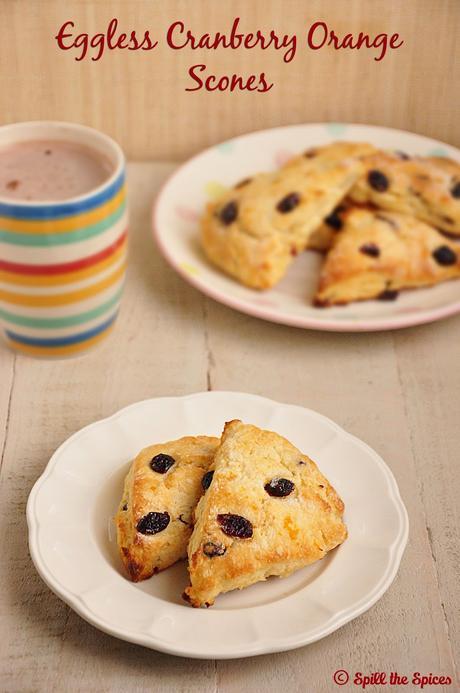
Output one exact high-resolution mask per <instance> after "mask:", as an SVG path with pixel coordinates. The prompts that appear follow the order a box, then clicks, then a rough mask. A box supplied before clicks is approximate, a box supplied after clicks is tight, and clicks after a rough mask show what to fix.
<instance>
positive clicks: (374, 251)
mask: <svg viewBox="0 0 460 693" xmlns="http://www.w3.org/2000/svg"><path fill="white" fill-rule="evenodd" d="M359 252H360V253H362V254H363V255H369V257H379V255H380V248H379V247H378V246H377V245H375V243H364V245H362V246H361V247H360V249H359Z"/></svg>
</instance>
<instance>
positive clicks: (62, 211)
mask: <svg viewBox="0 0 460 693" xmlns="http://www.w3.org/2000/svg"><path fill="white" fill-rule="evenodd" d="M31 140H54V141H64V142H68V143H72V145H83V146H85V147H87V148H90V149H92V150H93V151H94V152H96V153H98V154H100V155H101V156H103V157H104V158H105V160H106V161H107V160H108V162H109V163H110V170H111V171H112V172H111V174H110V177H108V178H107V179H106V181H105V182H104V183H103V184H102V185H100V186H99V187H97V188H95V189H94V190H91V191H90V192H88V193H86V194H84V195H81V196H79V197H74V198H71V199H66V200H63V201H59V202H52V201H50V202H28V201H23V200H19V199H7V198H5V197H3V198H2V197H0V323H1V325H2V327H3V332H4V335H5V337H6V340H7V343H8V344H9V345H10V346H11V347H12V348H14V349H17V350H19V351H21V352H23V353H25V354H29V355H31V356H44V357H49V356H59V357H62V356H72V355H74V354H80V353H81V352H83V351H85V350H86V349H88V348H89V347H91V346H93V345H94V344H96V343H97V342H99V341H100V340H101V339H103V337H104V336H105V335H106V334H108V332H109V331H110V329H111V327H112V326H113V323H114V321H115V318H116V316H117V312H118V308H119V304H120V298H121V293H122V288H123V281H124V274H125V265H126V251H127V209H126V193H125V162H124V156H123V152H122V151H121V149H120V147H119V146H118V145H117V144H116V143H115V142H114V141H113V140H112V139H110V138H109V137H107V136H106V135H104V134H102V133H100V132H98V131H96V130H93V129H91V128H87V127H84V126H82V125H77V124H73V123H58V122H48V121H39V122H32V123H15V124H13V125H5V126H2V127H0V148H1V147H3V146H6V145H11V144H16V143H20V142H26V141H31Z"/></svg>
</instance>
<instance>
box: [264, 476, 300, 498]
mask: <svg viewBox="0 0 460 693" xmlns="http://www.w3.org/2000/svg"><path fill="white" fill-rule="evenodd" d="M264 489H265V490H266V492H267V493H268V495H269V496H275V498H284V497H285V496H289V494H290V493H292V492H293V490H294V489H295V485H294V483H293V482H292V481H290V480H289V479H283V478H280V477H275V479H272V480H271V481H270V482H269V483H268V484H265V486H264Z"/></svg>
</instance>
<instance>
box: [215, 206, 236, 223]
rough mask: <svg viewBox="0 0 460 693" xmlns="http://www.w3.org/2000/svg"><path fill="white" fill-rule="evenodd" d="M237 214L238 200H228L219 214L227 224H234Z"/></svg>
mask: <svg viewBox="0 0 460 693" xmlns="http://www.w3.org/2000/svg"><path fill="white" fill-rule="evenodd" d="M237 216H238V207H237V204H236V202H234V201H233V200H232V201H231V202H227V204H226V205H225V207H222V209H221V210H220V214H219V217H220V220H221V222H222V223H223V224H225V226H229V225H230V224H233V222H234V221H235V219H236V217H237Z"/></svg>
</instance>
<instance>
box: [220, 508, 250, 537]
mask: <svg viewBox="0 0 460 693" xmlns="http://www.w3.org/2000/svg"><path fill="white" fill-rule="evenodd" d="M217 522H218V523H219V524H220V526H221V529H222V531H223V533H224V534H227V535H228V536H229V537H237V538H238V539H250V537H252V524H251V523H250V522H249V520H246V518H245V517H241V515H231V514H229V513H224V514H222V515H218V516H217Z"/></svg>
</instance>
